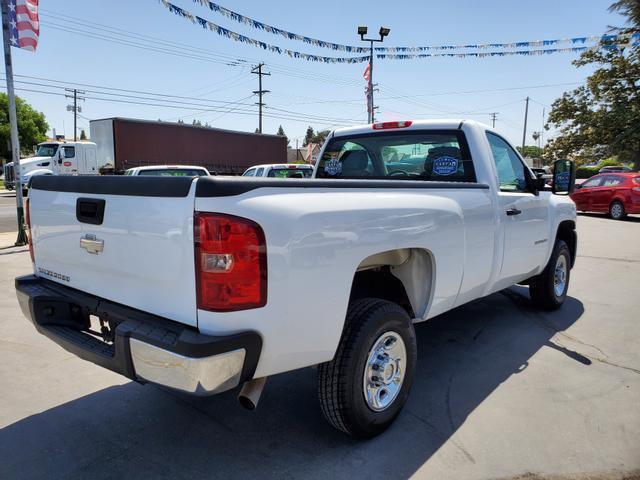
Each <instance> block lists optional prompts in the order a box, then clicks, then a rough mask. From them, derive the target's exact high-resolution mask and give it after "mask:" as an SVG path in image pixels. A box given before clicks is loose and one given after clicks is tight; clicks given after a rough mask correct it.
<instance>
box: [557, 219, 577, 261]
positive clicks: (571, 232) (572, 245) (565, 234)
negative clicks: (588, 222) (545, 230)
mask: <svg viewBox="0 0 640 480" xmlns="http://www.w3.org/2000/svg"><path fill="white" fill-rule="evenodd" d="M556 240H563V241H564V242H565V243H566V244H567V246H568V247H569V252H570V253H571V268H573V265H574V263H575V262H576V254H577V250H578V235H577V234H576V222H574V221H573V220H565V221H563V222H560V225H558V233H557V234H556Z"/></svg>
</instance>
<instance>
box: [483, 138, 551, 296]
mask: <svg viewBox="0 0 640 480" xmlns="http://www.w3.org/2000/svg"><path fill="white" fill-rule="evenodd" d="M487 138H488V140H489V145H490V147H491V153H492V155H493V161H494V164H495V167H496V172H497V176H498V186H499V190H498V216H499V220H500V223H499V224H500V225H501V226H502V228H503V230H504V232H503V234H504V249H503V257H502V267H501V268H500V274H499V279H500V281H501V283H502V282H504V283H506V284H512V283H515V282H517V281H519V280H523V279H525V278H527V277H529V276H531V275H533V274H534V273H535V270H536V269H537V268H538V267H539V266H540V265H541V264H542V263H543V262H544V260H545V258H546V255H547V252H548V248H549V242H552V241H553V239H550V238H548V237H549V227H548V217H549V210H548V205H547V204H548V201H549V200H548V198H547V197H548V195H544V194H539V195H534V194H533V193H532V192H531V191H530V189H529V186H528V182H527V178H526V176H527V175H529V172H528V169H527V168H526V167H525V165H524V163H523V162H522V160H521V159H520V157H519V156H518V154H517V153H516V152H515V150H514V149H513V147H511V145H509V143H507V142H506V141H505V140H503V139H502V138H501V137H499V136H498V135H495V134H493V133H491V132H487Z"/></svg>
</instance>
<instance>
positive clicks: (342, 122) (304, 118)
mask: <svg viewBox="0 0 640 480" xmlns="http://www.w3.org/2000/svg"><path fill="white" fill-rule="evenodd" d="M16 90H19V91H23V92H33V93H41V94H46V95H55V96H65V94H64V93H57V92H50V91H44V90H36V89H30V88H16ZM84 98H86V99H87V100H98V101H106V102H114V103H124V104H129V105H144V106H150V107H162V108H174V109H185V108H188V107H186V106H184V105H175V104H167V103H155V102H140V101H136V100H131V99H125V100H121V99H117V98H104V97H96V96H89V95H86V96H85V97H84ZM160 101H161V100H158V102H160ZM203 107H204V106H203ZM221 108H224V107H218V108H196V109H194V108H192V110H198V111H201V112H219V113H231V111H230V110H229V109H227V110H223V109H221ZM231 110H233V113H234V114H237V115H255V112H253V111H249V110H239V109H235V108H232V109H231ZM263 116H264V117H268V118H276V119H280V120H290V121H293V122H302V123H307V122H308V120H309V116H308V115H306V114H302V113H300V114H298V113H295V114H293V113H292V114H286V115H285V114H279V115H271V114H269V113H263ZM318 120H319V121H320V120H321V121H327V122H330V125H334V126H348V125H351V122H350V120H349V119H332V118H328V117H318Z"/></svg>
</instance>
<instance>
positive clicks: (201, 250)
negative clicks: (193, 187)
mask: <svg viewBox="0 0 640 480" xmlns="http://www.w3.org/2000/svg"><path fill="white" fill-rule="evenodd" d="M194 240H195V261H196V289H197V297H198V308H199V309H202V310H210V311H214V312H229V311H236V310H248V309H250V308H259V307H263V306H264V305H265V304H266V303H267V252H266V245H265V238H264V232H263V231H262V228H260V225H258V224H257V223H255V222H253V221H251V220H248V219H246V218H240V217H235V216H232V215H224V214H220V213H204V212H196V214H195V217H194Z"/></svg>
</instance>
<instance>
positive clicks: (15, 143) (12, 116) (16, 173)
mask: <svg viewBox="0 0 640 480" xmlns="http://www.w3.org/2000/svg"><path fill="white" fill-rule="evenodd" d="M10 35H11V34H10V30H9V0H2V37H3V40H4V41H3V43H4V68H5V74H6V76H7V96H8V97H9V123H10V129H11V156H12V159H13V177H14V182H15V183H14V185H15V188H16V213H17V217H18V238H17V239H16V243H15V246H16V247H21V246H23V245H26V244H27V233H26V232H25V230H24V206H23V199H22V174H21V172H20V140H19V138H18V115H17V114H16V97H15V91H14V88H13V64H12V62H11V43H12V40H13V43H14V44H15V45H17V39H15V38H13V39H11V38H9V37H10Z"/></svg>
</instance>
